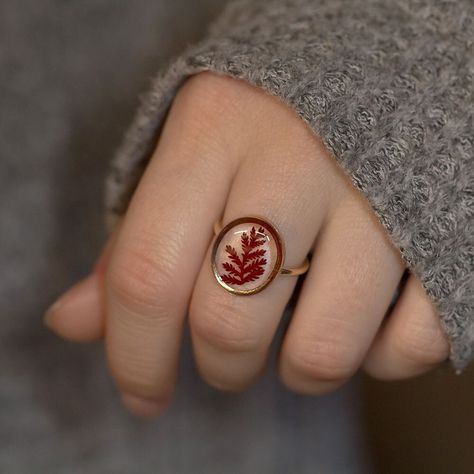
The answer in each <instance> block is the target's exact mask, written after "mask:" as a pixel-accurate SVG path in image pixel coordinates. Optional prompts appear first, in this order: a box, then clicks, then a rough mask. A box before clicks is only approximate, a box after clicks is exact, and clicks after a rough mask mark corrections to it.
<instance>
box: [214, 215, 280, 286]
mask: <svg viewBox="0 0 474 474" xmlns="http://www.w3.org/2000/svg"><path fill="white" fill-rule="evenodd" d="M234 222H235V221H234ZM228 226H230V227H229V228H228ZM228 226H226V228H228V229H227V230H226V228H224V230H223V231H221V232H220V233H219V234H218V236H217V238H216V242H215V244H214V252H213V262H212V263H213V270H214V275H215V277H216V279H217V281H218V282H219V284H220V285H221V286H223V287H224V288H225V289H226V290H228V291H232V292H233V293H241V294H251V293H256V292H258V291H260V290H262V289H263V288H265V286H266V285H268V284H269V283H270V282H271V281H272V280H273V278H275V276H276V275H277V274H278V272H279V270H280V268H281V265H282V261H283V247H282V244H281V240H280V239H279V236H278V233H277V232H276V230H275V229H274V228H273V227H272V226H271V225H269V224H268V223H266V222H264V221H260V220H258V219H252V220H251V219H249V220H248V221H246V222H240V223H237V222H236V223H235V224H233V222H231V223H229V224H228ZM252 227H253V228H254V239H252V238H251V235H252V234H251V231H252ZM262 231H263V232H262ZM245 234H246V236H247V238H248V242H249V243H250V244H252V243H254V244H257V245H254V246H252V248H250V249H249V247H247V248H245V245H243V242H242V238H243V237H245ZM227 246H231V247H232V249H234V250H235V255H236V256H237V259H238V260H235V259H234V260H232V259H231V256H230V254H229V252H228V251H227V250H226V247H227ZM227 248H228V247H227ZM257 254H258V256H256V255H257ZM249 257H250V258H249ZM225 265H227V269H226V267H225ZM229 265H230V266H231V267H232V268H233V269H234V270H235V271H236V272H237V274H235V273H232V272H229V270H228V269H229ZM245 269H253V273H252V272H251V271H249V270H247V271H246V270H245ZM249 277H252V281H246V280H248V279H249ZM232 278H233V279H234V280H236V281H229V279H232Z"/></svg>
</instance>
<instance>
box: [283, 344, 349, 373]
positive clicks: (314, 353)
mask: <svg viewBox="0 0 474 474" xmlns="http://www.w3.org/2000/svg"><path fill="white" fill-rule="evenodd" d="M287 358H288V363H289V365H290V367H291V368H292V369H293V370H294V371H295V372H297V373H299V374H301V375H303V376H304V377H306V378H310V379H314V380H322V381H329V382H331V381H334V382H336V381H339V380H344V379H347V378H349V377H351V375H352V374H353V373H354V371H355V370H356V368H357V367H356V365H355V363H354V357H353V350H352V349H351V348H350V347H349V346H342V345H340V344H335V343H334V342H333V341H314V342H313V343H312V344H311V345H304V346H302V347H299V348H297V349H294V350H292V351H290V352H289V353H288V355H287Z"/></svg>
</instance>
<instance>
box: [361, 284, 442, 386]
mask: <svg viewBox="0 0 474 474" xmlns="http://www.w3.org/2000/svg"><path fill="white" fill-rule="evenodd" d="M448 355H449V343H448V339H447V337H446V334H445V332H444V331H443V330H442V328H441V324H440V320H439V316H438V314H437V312H436V309H435V307H434V306H433V304H432V303H431V301H430V300H429V298H428V296H427V295H426V292H425V290H424V289H423V287H422V285H421V283H420V281H419V280H418V279H417V278H416V277H415V276H413V275H410V277H409V278H408V281H407V283H406V285H405V288H404V289H403V292H402V294H401V296H400V299H399V301H398V302H397V304H396V305H395V308H394V309H393V311H392V313H391V315H390V317H389V319H388V320H387V323H386V324H385V326H384V327H383V328H382V329H381V331H380V333H379V334H378V336H377V338H376V339H375V341H374V344H373V346H372V348H371V349H370V352H369V353H368V355H367V358H366V360H365V363H364V369H365V370H366V372H368V373H369V374H371V375H372V376H374V377H376V378H379V379H387V380H388V379H401V378H407V377H412V376H415V375H419V374H422V373H424V372H426V371H428V370H430V369H432V368H433V367H434V366H436V365H438V364H439V363H440V362H443V361H445V360H446V359H447V357H448Z"/></svg>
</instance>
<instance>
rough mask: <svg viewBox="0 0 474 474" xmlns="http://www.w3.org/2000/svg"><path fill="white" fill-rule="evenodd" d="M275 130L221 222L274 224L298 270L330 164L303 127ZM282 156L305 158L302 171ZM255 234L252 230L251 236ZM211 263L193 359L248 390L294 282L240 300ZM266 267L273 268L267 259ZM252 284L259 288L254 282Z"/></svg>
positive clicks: (320, 209) (200, 286) (200, 285)
mask: <svg viewBox="0 0 474 474" xmlns="http://www.w3.org/2000/svg"><path fill="white" fill-rule="evenodd" d="M287 123H288V122H285V124H286V127H287ZM296 125H298V126H297V127H296ZM274 130H275V132H276V133H275V135H273V134H272V137H271V139H270V140H269V141H268V142H267V141H266V140H263V141H262V140H261V141H260V146H258V148H256V149H255V148H254V149H253V150H252V152H251V154H249V155H248V156H247V158H246V159H245V161H244V162H243V164H242V166H241V168H240V170H239V172H238V174H237V176H236V178H235V179H234V182H233V185H232V188H231V192H230V195H229V198H228V201H227V204H226V207H225V212H224V216H223V224H224V225H225V224H227V223H229V222H231V221H233V220H234V219H237V218H241V217H243V216H252V215H254V216H255V215H256V216H261V217H263V218H264V219H268V221H269V222H271V223H273V224H274V225H275V226H276V227H277V229H278V230H279V232H280V235H281V237H282V239H283V241H284V243H285V246H286V258H285V262H284V263H285V267H294V266H298V265H301V263H302V262H303V260H304V259H305V257H306V255H307V254H308V251H309V249H310V248H311V246H312V244H313V242H314V239H315V236H316V234H317V231H318V229H319V227H320V226H321V223H322V221H323V220H324V217H325V214H326V212H327V208H328V202H329V199H328V197H329V196H328V192H327V189H326V184H327V180H326V176H327V172H328V168H329V166H328V164H329V163H330V160H328V157H327V156H326V155H325V151H324V149H323V147H322V145H321V144H320V143H319V142H317V141H316V140H314V137H313V136H312V135H310V132H309V131H308V130H306V129H305V128H302V127H301V126H300V124H299V123H297V124H295V130H288V129H287V130H285V131H283V130H278V124H276V125H275V127H274ZM275 136H279V137H280V139H275ZM282 150H291V152H292V153H294V154H297V156H299V158H300V162H299V164H298V166H297V167H292V168H290V167H289V165H287V164H286V163H294V161H293V160H289V159H288V158H289V157H288V156H285V153H284V152H283V151H282ZM315 177H317V179H315ZM281 190H284V192H282V191H281ZM235 229H237V228H235ZM250 229H251V226H248V228H247V234H249V233H250V232H251V230H250ZM255 229H258V226H256V227H255ZM240 232H242V229H241V231H240ZM226 235H227V234H226ZM236 235H241V236H242V234H241V233H240V234H236ZM240 238H241V237H238V238H237V241H236V242H237V243H238V244H239V242H240ZM235 248H237V247H235ZM238 250H240V247H239V248H238ZM222 255H224V254H222ZM242 255H243V254H242ZM269 256H270V257H272V258H274V255H270V254H268V253H267V254H265V255H264V258H265V259H267V257H269ZM228 258H229V257H228ZM210 259H211V248H210V249H209V250H208V254H207V257H206V259H205V261H204V264H203V267H202V269H201V271H200V274H199V276H198V280H197V282H196V285H195V289H194V292H193V296H192V299H191V305H190V313H189V318H190V326H191V332H192V339H193V347H194V355H195V360H196V363H197V366H198V369H199V371H200V373H201V375H202V377H203V378H204V379H205V380H206V381H207V382H208V383H210V384H211V385H213V386H215V387H217V388H219V389H222V390H243V389H244V388H246V387H247V386H248V385H250V384H251V383H253V382H254V381H255V380H256V379H257V378H258V376H259V375H260V373H261V372H262V370H263V369H264V367H265V362H266V359H267V356H268V353H269V347H270V345H271V341H272V338H273V336H274V334H275V331H276V328H277V326H278V322H279V320H280V317H281V315H282V313H283V311H284V308H285V306H286V304H287V302H288V300H289V298H290V296H291V293H292V291H293V289H294V285H295V282H296V278H294V277H288V276H281V277H277V278H276V279H275V280H274V281H273V282H272V283H271V284H270V285H269V286H268V287H267V288H265V290H264V291H261V292H259V293H256V294H252V295H250V296H240V295H235V294H232V293H230V292H228V291H225V289H223V288H222V287H221V286H220V285H219V284H218V282H217V281H216V278H215V276H214V274H213V272H212V269H211V265H210ZM266 262H267V264H269V262H268V259H267V260H266ZM264 267H265V265H264ZM228 268H231V267H228ZM265 268H266V267H265ZM264 278H265V276H264V275H263V276H262V279H264ZM229 281H230V280H229ZM258 281H261V280H260V278H258ZM239 284H241V282H240V283H239ZM230 285H232V283H231V284H230ZM237 286H238V284H237ZM252 286H253V287H255V284H254V283H253V282H252V283H250V287H252Z"/></svg>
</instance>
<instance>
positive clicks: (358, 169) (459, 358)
mask: <svg viewBox="0 0 474 474" xmlns="http://www.w3.org/2000/svg"><path fill="white" fill-rule="evenodd" d="M473 10H474V7H473V2H472V1H471V0H454V1H439V0H413V1H410V0H319V1H313V0H262V1H256V0H238V1H234V2H232V3H231V4H229V5H228V8H227V9H226V10H225V11H224V13H223V15H222V16H221V17H220V18H219V19H218V21H217V22H216V23H215V25H214V26H213V28H212V30H211V32H210V33H209V35H208V36H207V38H206V39H205V40H204V41H202V42H201V43H200V44H198V45H196V46H194V47H192V48H190V49H188V50H187V51H186V52H184V53H183V54H182V55H181V57H179V58H178V59H177V60H176V61H175V62H174V63H173V64H172V65H171V66H170V67H169V68H168V69H167V71H166V72H165V73H164V74H159V76H158V77H157V78H156V80H155V81H154V83H153V86H152V90H151V91H150V93H149V94H148V95H147V96H146V97H145V99H144V101H143V104H142V106H141V108H140V109H139V111H138V114H137V117H136V118H135V121H134V123H133V124H132V126H131V128H130V130H129V131H128V133H127V135H126V137H125V140H124V143H123V145H122V147H121V148H120V150H119V152H118V154H117V156H116V158H115V160H114V161H113V165H112V170H111V173H110V175H109V178H108V186H107V209H108V216H109V222H110V223H112V222H113V221H114V220H115V218H116V217H117V216H119V215H121V214H123V213H124V211H125V209H126V206H127V204H128V202H129V199H130V196H131V194H132V192H133V190H134V189H135V187H136V185H137V183H138V181H139V178H140V176H141V174H142V172H143V169H144V167H145V166H146V163H147V161H148V159H149V157H150V154H151V151H152V150H153V148H154V146H155V144H156V140H157V138H158V136H159V133H160V129H161V126H162V124H163V121H164V119H165V117H166V113H167V111H168V109H169V106H170V104H171V102H172V100H173V97H174V95H175V93H176V92H177V90H178V89H179V87H180V86H181V85H182V83H183V82H184V81H185V79H186V78H187V77H189V76H190V75H192V74H196V73H198V72H201V71H206V70H210V71H214V72H215V73H218V74H225V75H230V76H233V77H236V78H240V79H243V80H245V81H248V82H249V83H251V84H253V85H256V86H258V87H261V88H263V89H264V90H266V91H267V92H268V93H270V94H272V95H274V96H276V97H278V98H279V99H280V100H282V101H283V102H285V103H286V104H288V105H289V106H290V107H291V108H293V109H294V110H295V111H296V112H297V113H298V114H299V116H300V117H301V118H302V119H303V120H304V121H305V122H307V123H308V124H309V125H310V126H311V128H312V129H313V130H314V132H315V133H316V134H317V135H319V136H320V137H321V138H322V140H323V142H324V143H325V145H326V146H327V148H328V149H329V150H330V151H331V152H332V154H333V155H334V157H335V159H336V160H337V161H338V162H339V164H340V165H341V166H342V168H343V169H344V170H345V171H346V172H347V174H348V175H349V176H350V178H351V179H352V182H353V183H354V185H355V186H356V187H357V188H358V189H359V190H361V191H362V192H363V193H364V194H365V196H366V197H367V199H368V200H369V202H370V204H371V206H372V208H373V209H374V211H375V213H376V214H377V216H378V217H379V219H380V221H381V222H382V224H383V226H384V227H385V228H386V230H387V232H388V234H389V235H390V237H391V239H392V241H393V243H394V244H395V245H396V246H397V247H398V248H399V249H400V252H401V254H402V255H403V257H404V259H405V260H406V262H407V265H408V267H409V268H410V270H411V271H412V272H413V273H414V274H416V275H417V276H418V277H419V278H420V280H421V281H422V283H423V285H424V287H425V289H426V291H427V293H428V295H429V296H430V297H431V299H432V301H433V302H434V303H435V305H436V307H437V308H438V311H439V314H440V316H441V320H442V323H443V326H444V328H445V330H446V332H447V334H448V336H449V338H450V341H451V360H452V362H453V364H454V366H455V367H456V368H458V369H462V368H463V367H464V366H465V365H466V364H467V363H468V362H469V361H470V360H471V359H472V357H473V354H474V316H473V311H474V166H473V165H474V138H473V137H474V133H473V95H474V94H473V92H474V86H473V84H474V51H473V41H474V27H473V17H474V15H473V13H474V11H473Z"/></svg>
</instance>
